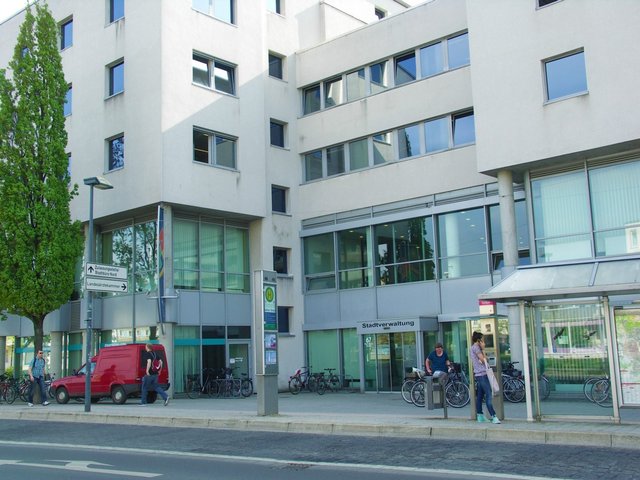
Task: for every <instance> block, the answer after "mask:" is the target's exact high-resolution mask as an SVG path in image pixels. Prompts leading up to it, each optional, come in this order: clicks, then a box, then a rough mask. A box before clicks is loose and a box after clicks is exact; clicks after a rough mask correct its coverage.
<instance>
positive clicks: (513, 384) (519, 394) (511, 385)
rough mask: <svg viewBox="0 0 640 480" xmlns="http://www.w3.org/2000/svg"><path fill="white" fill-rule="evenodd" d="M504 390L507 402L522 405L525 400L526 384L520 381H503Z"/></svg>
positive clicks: (513, 379) (509, 379) (512, 379)
mask: <svg viewBox="0 0 640 480" xmlns="http://www.w3.org/2000/svg"><path fill="white" fill-rule="evenodd" d="M502 390H503V395H504V398H505V400H507V401H509V402H511V403H520V402H521V401H522V400H523V399H524V396H525V395H524V383H523V382H522V380H520V379H517V378H506V379H503V383H502Z"/></svg>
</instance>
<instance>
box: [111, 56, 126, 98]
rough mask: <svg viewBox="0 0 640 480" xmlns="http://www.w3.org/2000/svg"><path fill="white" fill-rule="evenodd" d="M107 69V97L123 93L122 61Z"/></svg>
mask: <svg viewBox="0 0 640 480" xmlns="http://www.w3.org/2000/svg"><path fill="white" fill-rule="evenodd" d="M108 69H109V96H112V95H116V94H118V93H121V92H124V61H119V62H118V63H116V64H114V65H111V66H109V67H108Z"/></svg>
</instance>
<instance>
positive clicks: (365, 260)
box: [338, 227, 372, 288]
mask: <svg viewBox="0 0 640 480" xmlns="http://www.w3.org/2000/svg"><path fill="white" fill-rule="evenodd" d="M369 231H370V230H369V228H366V227H365V228H357V229H353V230H343V231H341V232H338V268H339V269H340V270H349V271H347V272H345V271H341V272H340V288H360V287H368V286H370V285H371V269H370V268H369V267H371V263H372V262H371V255H370V252H369Z"/></svg>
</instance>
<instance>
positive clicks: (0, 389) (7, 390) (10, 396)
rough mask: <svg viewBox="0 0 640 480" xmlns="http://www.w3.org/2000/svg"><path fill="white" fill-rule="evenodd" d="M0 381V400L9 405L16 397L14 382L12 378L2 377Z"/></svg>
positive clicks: (16, 391)
mask: <svg viewBox="0 0 640 480" xmlns="http://www.w3.org/2000/svg"><path fill="white" fill-rule="evenodd" d="M2 377H3V378H2V380H0V398H2V399H4V401H5V402H7V403H8V404H9V405H10V404H12V403H13V402H15V400H16V398H17V397H18V390H17V388H16V382H15V380H14V379H13V378H10V377H6V376H4V375H3V376H2Z"/></svg>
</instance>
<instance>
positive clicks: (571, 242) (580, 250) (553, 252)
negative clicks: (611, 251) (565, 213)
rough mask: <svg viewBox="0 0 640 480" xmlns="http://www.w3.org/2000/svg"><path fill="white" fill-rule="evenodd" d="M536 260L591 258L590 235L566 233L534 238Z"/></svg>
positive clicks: (555, 260)
mask: <svg viewBox="0 0 640 480" xmlns="http://www.w3.org/2000/svg"><path fill="white" fill-rule="evenodd" d="M536 251H537V255H538V262H540V263H543V262H557V261H560V260H577V259H580V258H591V235H588V234H586V235H568V236H566V237H561V238H548V239H538V240H536Z"/></svg>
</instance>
